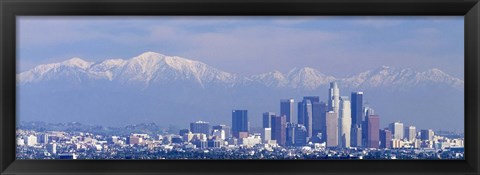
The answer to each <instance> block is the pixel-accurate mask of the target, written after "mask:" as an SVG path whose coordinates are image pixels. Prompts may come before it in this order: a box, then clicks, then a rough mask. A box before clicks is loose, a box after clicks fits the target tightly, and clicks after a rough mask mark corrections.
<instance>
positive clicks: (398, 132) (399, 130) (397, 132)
mask: <svg viewBox="0 0 480 175" xmlns="http://www.w3.org/2000/svg"><path fill="white" fill-rule="evenodd" d="M388 129H389V130H390V131H391V132H392V135H393V138H394V139H398V140H401V139H403V132H404V128H403V123H400V122H394V123H390V124H389V125H388Z"/></svg>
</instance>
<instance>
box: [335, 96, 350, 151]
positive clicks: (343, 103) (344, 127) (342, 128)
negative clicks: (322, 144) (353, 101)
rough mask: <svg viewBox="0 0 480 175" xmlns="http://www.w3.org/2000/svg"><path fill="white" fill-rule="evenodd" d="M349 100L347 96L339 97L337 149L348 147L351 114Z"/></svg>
mask: <svg viewBox="0 0 480 175" xmlns="http://www.w3.org/2000/svg"><path fill="white" fill-rule="evenodd" d="M350 107H351V106H350V99H348V97H347V96H342V97H340V118H339V129H338V131H339V137H338V138H339V140H338V142H339V147H342V148H348V147H350V131H351V127H352V114H351V110H350Z"/></svg>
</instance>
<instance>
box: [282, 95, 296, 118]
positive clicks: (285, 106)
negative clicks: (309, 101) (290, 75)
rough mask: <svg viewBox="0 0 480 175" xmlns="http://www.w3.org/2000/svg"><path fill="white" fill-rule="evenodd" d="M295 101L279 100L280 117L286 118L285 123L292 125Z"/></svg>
mask: <svg viewBox="0 0 480 175" xmlns="http://www.w3.org/2000/svg"><path fill="white" fill-rule="evenodd" d="M294 106H295V101H294V100H293V99H292V98H291V99H282V100H280V115H281V116H282V115H285V116H287V122H289V123H293V120H292V119H293V114H294V110H293V109H294Z"/></svg>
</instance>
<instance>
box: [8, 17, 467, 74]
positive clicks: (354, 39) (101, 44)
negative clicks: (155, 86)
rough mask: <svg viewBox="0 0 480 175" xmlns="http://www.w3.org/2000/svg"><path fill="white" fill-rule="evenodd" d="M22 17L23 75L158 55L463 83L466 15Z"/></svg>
mask: <svg viewBox="0 0 480 175" xmlns="http://www.w3.org/2000/svg"><path fill="white" fill-rule="evenodd" d="M17 19H18V21H17V25H18V26H17V27H18V28H17V29H18V38H17V40H18V47H17V48H18V50H17V53H18V56H19V58H18V59H17V60H18V70H19V72H20V71H25V70H27V69H30V68H32V67H34V66H35V65H38V64H44V63H52V62H59V61H63V60H66V59H69V58H71V57H80V58H82V59H84V60H87V61H101V60H105V59H111V58H123V59H129V58H131V57H134V56H137V55H139V54H141V53H143V52H146V51H154V52H159V53H162V54H165V55H176V56H181V57H185V58H190V59H195V60H199V61H202V62H204V63H206V64H209V65H211V66H214V67H217V68H219V69H222V70H225V71H229V72H234V73H240V74H245V75H251V74H257V73H264V72H269V71H273V70H279V71H282V72H286V71H288V70H290V69H292V68H293V67H305V66H309V67H313V68H316V69H318V70H320V71H321V72H323V73H325V74H329V75H334V76H338V77H342V76H346V75H351V74H356V73H359V72H362V71H365V70H368V69H374V68H377V67H379V66H381V65H389V66H394V67H408V68H413V69H416V70H420V71H423V70H425V69H429V68H439V69H441V70H443V71H445V72H446V73H449V74H451V75H454V76H457V77H459V78H462V79H463V71H464V70H463V67H464V61H463V58H464V32H463V31H464V29H463V28H464V23H463V16H458V17H439V16H435V17H433V16H432V17H370V16H368V17H324V16H316V17H315V16H310V17H188V16H184V17H178V16H177V17H175V16H171V17H41V16H35V17H27V16H22V17H17Z"/></svg>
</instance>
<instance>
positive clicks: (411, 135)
mask: <svg viewBox="0 0 480 175" xmlns="http://www.w3.org/2000/svg"><path fill="white" fill-rule="evenodd" d="M416 137H417V128H415V126H409V127H405V139H407V140H408V141H412V140H414V139H415V138H416Z"/></svg>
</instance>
